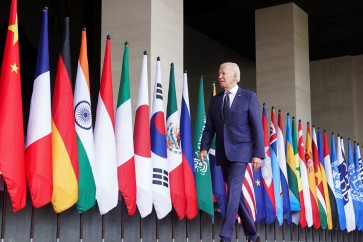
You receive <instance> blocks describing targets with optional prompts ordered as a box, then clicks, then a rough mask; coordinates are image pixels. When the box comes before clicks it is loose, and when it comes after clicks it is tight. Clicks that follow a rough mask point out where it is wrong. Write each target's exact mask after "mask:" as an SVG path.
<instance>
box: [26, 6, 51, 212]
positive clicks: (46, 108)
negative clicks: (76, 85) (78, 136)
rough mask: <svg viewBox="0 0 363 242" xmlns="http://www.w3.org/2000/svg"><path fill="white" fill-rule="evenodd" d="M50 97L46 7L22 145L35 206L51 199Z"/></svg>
mask: <svg viewBox="0 0 363 242" xmlns="http://www.w3.org/2000/svg"><path fill="white" fill-rule="evenodd" d="M50 99H51V94H50V74H49V48H48V10H47V9H44V10H43V14H42V27H41V32H40V42H39V51H38V60H37V67H36V70H35V80H34V84H33V94H32V98H31V102H30V111H29V120H28V130H27V136H26V144H25V164H26V176H27V181H28V186H29V191H30V195H31V198H32V201H33V206H34V207H35V208H39V207H41V206H43V205H45V204H47V203H49V202H50V201H51V199H52V191H53V181H52V179H53V177H52V113H51V112H52V111H51V100H50Z"/></svg>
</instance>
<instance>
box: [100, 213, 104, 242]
mask: <svg viewBox="0 0 363 242" xmlns="http://www.w3.org/2000/svg"><path fill="white" fill-rule="evenodd" d="M101 241H102V242H104V241H105V215H104V214H102V234H101Z"/></svg>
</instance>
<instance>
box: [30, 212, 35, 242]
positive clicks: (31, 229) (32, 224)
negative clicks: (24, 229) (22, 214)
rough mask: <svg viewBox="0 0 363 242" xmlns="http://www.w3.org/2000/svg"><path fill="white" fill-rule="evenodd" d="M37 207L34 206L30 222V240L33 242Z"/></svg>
mask: <svg viewBox="0 0 363 242" xmlns="http://www.w3.org/2000/svg"><path fill="white" fill-rule="evenodd" d="M34 213H35V209H34V206H32V215H31V222H30V242H33V238H34V222H35V215H34Z"/></svg>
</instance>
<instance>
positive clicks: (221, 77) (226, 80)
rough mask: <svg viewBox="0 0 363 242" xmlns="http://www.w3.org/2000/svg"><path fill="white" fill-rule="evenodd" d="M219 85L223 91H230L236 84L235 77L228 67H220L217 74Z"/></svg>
mask: <svg viewBox="0 0 363 242" xmlns="http://www.w3.org/2000/svg"><path fill="white" fill-rule="evenodd" d="M218 81H219V85H220V86H221V87H222V88H223V89H224V90H227V91H229V90H231V89H232V88H233V87H234V86H235V85H236V84H237V75H236V73H233V71H232V68H231V67H230V66H229V65H221V66H220V67H219V72H218Z"/></svg>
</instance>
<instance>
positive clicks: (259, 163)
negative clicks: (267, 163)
mask: <svg viewBox="0 0 363 242" xmlns="http://www.w3.org/2000/svg"><path fill="white" fill-rule="evenodd" d="M261 166H262V160H261V159H260V158H257V157H253V158H252V167H253V169H254V170H255V171H257V170H258V169H259V168H260V167H261Z"/></svg>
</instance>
